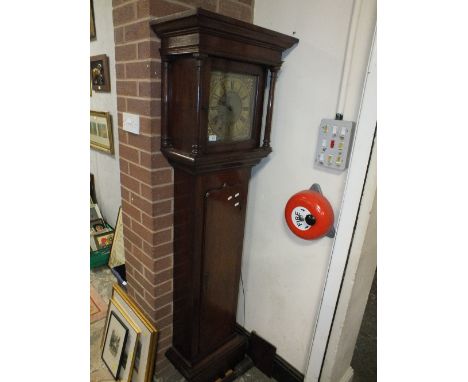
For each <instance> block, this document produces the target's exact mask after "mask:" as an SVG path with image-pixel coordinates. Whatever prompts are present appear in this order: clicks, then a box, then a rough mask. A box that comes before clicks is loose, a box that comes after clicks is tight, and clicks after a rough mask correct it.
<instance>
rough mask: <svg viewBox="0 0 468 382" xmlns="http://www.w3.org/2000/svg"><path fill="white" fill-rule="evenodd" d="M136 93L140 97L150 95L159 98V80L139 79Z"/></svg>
mask: <svg viewBox="0 0 468 382" xmlns="http://www.w3.org/2000/svg"><path fill="white" fill-rule="evenodd" d="M138 95H139V96H140V97H152V98H159V99H161V82H160V81H140V82H139V83H138Z"/></svg>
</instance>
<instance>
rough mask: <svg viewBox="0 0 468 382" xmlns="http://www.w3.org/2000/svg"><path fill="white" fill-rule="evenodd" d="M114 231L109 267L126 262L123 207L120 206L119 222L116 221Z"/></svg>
mask: <svg viewBox="0 0 468 382" xmlns="http://www.w3.org/2000/svg"><path fill="white" fill-rule="evenodd" d="M114 231H115V232H114V240H113V241H112V248H111V253H110V256H109V262H108V263H107V265H108V266H109V268H114V267H116V266H118V265H122V264H125V251H124V238H123V222H122V207H120V208H119V213H118V214H117V222H116V223H115V230H114Z"/></svg>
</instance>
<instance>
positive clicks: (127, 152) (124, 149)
mask: <svg viewBox="0 0 468 382" xmlns="http://www.w3.org/2000/svg"><path fill="white" fill-rule="evenodd" d="M119 155H120V157H121V158H124V159H127V160H129V161H130V162H134V163H138V158H139V157H140V155H139V153H138V150H137V149H135V148H133V147H130V146H127V145H120V147H119Z"/></svg>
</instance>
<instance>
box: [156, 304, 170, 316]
mask: <svg viewBox="0 0 468 382" xmlns="http://www.w3.org/2000/svg"><path fill="white" fill-rule="evenodd" d="M169 314H172V304H168V305H165V306H163V307H161V308H159V309H156V313H155V315H154V319H155V320H160V319H162V318H164V317H167V316H168V315H169Z"/></svg>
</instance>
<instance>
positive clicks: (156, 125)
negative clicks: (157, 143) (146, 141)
mask: <svg viewBox="0 0 468 382" xmlns="http://www.w3.org/2000/svg"><path fill="white" fill-rule="evenodd" d="M140 133H141V134H147V135H154V136H156V135H157V136H158V139H160V138H159V135H160V134H161V118H160V117H155V118H146V117H140Z"/></svg>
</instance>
